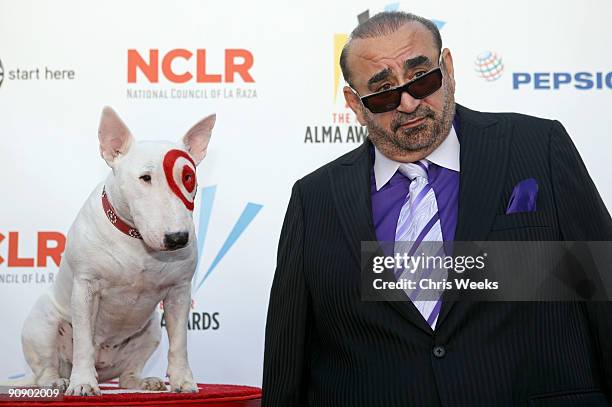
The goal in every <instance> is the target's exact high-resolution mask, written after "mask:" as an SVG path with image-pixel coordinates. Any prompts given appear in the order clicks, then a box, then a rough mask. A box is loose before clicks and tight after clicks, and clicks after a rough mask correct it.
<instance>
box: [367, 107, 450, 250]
mask: <svg viewBox="0 0 612 407" xmlns="http://www.w3.org/2000/svg"><path fill="white" fill-rule="evenodd" d="M454 125H455V131H456V132H457V138H458V139H459V141H461V137H460V135H459V125H458V117H457V116H456V115H455V120H454ZM371 157H372V163H374V148H373V147H372V151H371ZM428 173H429V183H430V184H431V187H432V188H433V190H434V193H435V195H436V201H437V203H438V212H439V213H440V226H441V229H442V238H443V239H444V241H445V242H451V241H452V240H454V238H455V229H456V227H457V212H458V209H459V173H458V172H457V171H453V170H450V169H448V168H444V167H441V166H439V165H436V164H434V163H431V162H430V165H429V171H428ZM409 186H410V179H408V178H406V177H405V176H404V175H403V174H402V173H401V172H400V171H397V172H396V173H395V174H394V175H393V177H391V179H390V180H389V182H387V183H386V184H385V185H383V187H382V188H380V189H379V190H378V191H377V190H376V178H375V176H374V166H372V168H371V169H370V194H371V197H372V217H373V218H374V229H375V230H376V238H377V239H378V241H379V242H393V241H395V228H396V226H397V220H398V218H399V214H400V211H401V209H402V206H403V205H404V202H405V200H406V196H407V195H408V188H409Z"/></svg>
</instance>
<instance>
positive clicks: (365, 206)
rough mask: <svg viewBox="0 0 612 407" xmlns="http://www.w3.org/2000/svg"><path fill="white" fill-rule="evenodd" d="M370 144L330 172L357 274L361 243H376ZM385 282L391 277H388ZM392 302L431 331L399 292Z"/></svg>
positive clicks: (400, 310)
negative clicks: (371, 190) (371, 191)
mask: <svg viewBox="0 0 612 407" xmlns="http://www.w3.org/2000/svg"><path fill="white" fill-rule="evenodd" d="M371 167H372V163H371V157H370V141H369V140H366V141H365V143H364V144H363V145H362V146H361V147H359V148H358V149H356V150H354V151H352V152H351V153H349V154H347V155H346V156H344V157H343V158H342V159H340V161H339V163H338V165H336V166H334V167H332V168H331V170H330V174H329V175H330V181H331V184H332V191H333V195H334V202H335V205H336V213H337V216H338V218H339V220H340V223H341V224H342V228H343V230H344V234H345V236H346V238H347V239H348V241H349V244H350V247H351V249H352V252H353V255H354V258H355V260H356V261H357V262H358V263H359V265H360V270H361V242H362V241H371V242H373V241H376V240H377V237H376V231H375V229H374V221H373V219H372V198H371V194H370V188H371V185H370V168H371ZM388 274H389V275H387V276H386V279H387V280H390V279H391V278H394V277H392V275H391V273H388ZM395 294H396V296H397V298H395V301H388V302H387V303H388V304H389V305H390V306H391V307H393V308H394V309H395V310H396V311H397V312H399V313H400V314H401V315H402V316H404V317H405V318H406V319H408V320H409V321H411V322H412V323H414V324H415V325H416V326H418V327H419V328H421V329H422V330H424V331H425V332H427V333H429V334H431V333H432V332H433V331H432V330H431V327H430V326H429V325H428V324H427V322H426V321H425V320H424V319H423V317H422V316H421V314H420V313H419V311H418V310H417V309H416V307H415V306H414V304H413V303H412V302H411V301H410V299H409V298H408V296H407V295H406V294H405V293H404V292H403V291H402V292H400V291H398V292H396V293H395Z"/></svg>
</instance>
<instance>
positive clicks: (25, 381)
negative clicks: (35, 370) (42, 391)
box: [0, 374, 36, 387]
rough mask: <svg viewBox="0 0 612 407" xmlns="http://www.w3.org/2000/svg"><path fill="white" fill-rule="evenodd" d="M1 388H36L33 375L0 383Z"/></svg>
mask: <svg viewBox="0 0 612 407" xmlns="http://www.w3.org/2000/svg"><path fill="white" fill-rule="evenodd" d="M0 386H3V387H31V386H36V376H34V375H33V374H31V375H26V376H24V377H20V378H19V379H13V380H7V381H4V382H0Z"/></svg>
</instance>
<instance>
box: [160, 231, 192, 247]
mask: <svg viewBox="0 0 612 407" xmlns="http://www.w3.org/2000/svg"><path fill="white" fill-rule="evenodd" d="M188 241H189V233H188V232H177V233H166V234H165V235H164V244H165V245H166V248H167V249H168V250H176V249H180V248H181V247H185V245H186V244H187V242H188Z"/></svg>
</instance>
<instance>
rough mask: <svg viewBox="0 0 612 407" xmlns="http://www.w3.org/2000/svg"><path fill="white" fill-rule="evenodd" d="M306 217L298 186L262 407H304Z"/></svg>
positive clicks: (283, 241) (289, 216) (271, 316)
mask: <svg viewBox="0 0 612 407" xmlns="http://www.w3.org/2000/svg"><path fill="white" fill-rule="evenodd" d="M303 250H304V217H303V209H302V200H301V196H300V187H299V181H298V182H297V183H296V184H295V185H294V187H293V191H292V193H291V199H290V200H289V206H288V208H287V213H286V215H285V220H284V222H283V227H282V231H281V236H280V240H279V245H278V257H277V265H276V272H275V274H274V281H273V283H272V290H271V292H270V303H269V306H268V319H267V323H266V344H265V351H264V372H263V404H262V406H263V407H278V406H283V407H290V406H301V405H305V404H306V402H305V397H306V394H305V380H306V379H307V372H306V371H305V370H306V367H307V362H306V349H307V346H308V332H309V328H308V320H309V309H310V300H309V293H308V290H307V287H306V283H305V280H304V270H303V268H304V266H303Z"/></svg>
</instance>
